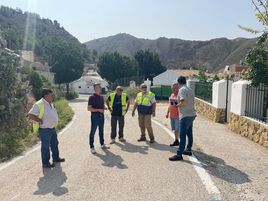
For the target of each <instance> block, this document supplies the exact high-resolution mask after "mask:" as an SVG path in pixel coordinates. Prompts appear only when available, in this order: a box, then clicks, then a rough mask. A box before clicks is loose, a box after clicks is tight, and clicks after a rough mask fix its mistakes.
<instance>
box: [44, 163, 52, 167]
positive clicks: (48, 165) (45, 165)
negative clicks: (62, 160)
mask: <svg viewBox="0 0 268 201" xmlns="http://www.w3.org/2000/svg"><path fill="white" fill-rule="evenodd" d="M54 167H55V164H54V163H52V164H51V163H48V164H43V168H54Z"/></svg>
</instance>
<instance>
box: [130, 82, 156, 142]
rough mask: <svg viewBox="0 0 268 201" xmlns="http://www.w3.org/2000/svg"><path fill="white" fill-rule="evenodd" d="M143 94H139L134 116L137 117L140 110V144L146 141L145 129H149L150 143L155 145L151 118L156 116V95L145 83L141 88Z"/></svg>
mask: <svg viewBox="0 0 268 201" xmlns="http://www.w3.org/2000/svg"><path fill="white" fill-rule="evenodd" d="M140 89H141V92H139V93H138V94H137V97H136V100H135V105H134V108H133V111H132V116H133V117H134V116H135V110H136V109H138V119H139V126H140V130H141V137H140V138H139V139H138V142H141V141H146V136H145V129H147V132H148V135H149V137H150V143H154V134H153V128H152V122H151V116H153V117H154V116H155V108H156V100H155V95H154V93H152V92H151V91H147V85H146V84H145V83H143V84H141V86H140Z"/></svg>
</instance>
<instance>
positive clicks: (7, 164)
mask: <svg viewBox="0 0 268 201" xmlns="http://www.w3.org/2000/svg"><path fill="white" fill-rule="evenodd" d="M75 120H76V115H74V116H73V119H72V121H70V122H69V123H68V124H67V126H66V127H65V128H64V129H62V130H61V131H60V132H59V133H58V135H59V136H60V135H62V134H63V133H64V132H65V131H66V130H67V129H69V128H70V127H71V126H72V124H73V123H74V121H75ZM40 147H41V144H40V142H39V143H38V144H37V146H36V147H34V148H33V149H31V150H29V151H27V152H24V153H22V155H21V156H18V157H15V158H14V159H12V160H11V161H9V162H6V163H5V164H4V165H2V166H0V172H1V171H2V170H4V169H6V168H7V167H9V166H11V165H13V164H14V163H16V162H18V161H19V160H21V159H23V158H25V157H27V156H29V155H31V154H32V153H34V152H35V151H37V150H39V149H40Z"/></svg>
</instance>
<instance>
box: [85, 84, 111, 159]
mask: <svg viewBox="0 0 268 201" xmlns="http://www.w3.org/2000/svg"><path fill="white" fill-rule="evenodd" d="M94 91H95V93H94V94H92V95H91V96H89V99H88V107H87V109H88V111H90V112H91V130H90V134H89V145H90V150H91V153H92V154H96V150H95V147H94V136H95V132H96V130H97V128H99V138H100V145H101V148H102V149H109V148H110V147H109V146H107V145H106V144H104V110H105V104H104V98H103V96H102V95H101V84H100V83H96V84H94Z"/></svg>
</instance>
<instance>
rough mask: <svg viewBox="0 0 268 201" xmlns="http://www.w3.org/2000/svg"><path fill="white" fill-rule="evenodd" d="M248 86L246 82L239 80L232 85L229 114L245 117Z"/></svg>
mask: <svg viewBox="0 0 268 201" xmlns="http://www.w3.org/2000/svg"><path fill="white" fill-rule="evenodd" d="M248 84H250V82H249V81H247V80H241V81H237V82H235V83H233V85H232V99H231V110H230V111H231V113H234V114H237V115H245V108H246V92H247V91H246V88H247V85H248Z"/></svg>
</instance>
